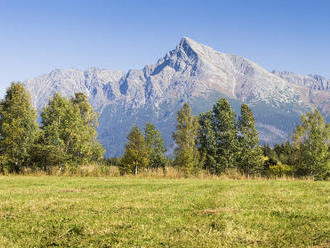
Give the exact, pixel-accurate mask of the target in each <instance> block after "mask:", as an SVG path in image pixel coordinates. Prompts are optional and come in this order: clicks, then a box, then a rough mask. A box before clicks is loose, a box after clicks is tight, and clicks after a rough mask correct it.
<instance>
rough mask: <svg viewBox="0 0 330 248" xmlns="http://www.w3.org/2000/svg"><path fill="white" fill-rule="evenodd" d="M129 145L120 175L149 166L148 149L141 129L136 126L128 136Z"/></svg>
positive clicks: (123, 158) (127, 145) (135, 172)
mask: <svg viewBox="0 0 330 248" xmlns="http://www.w3.org/2000/svg"><path fill="white" fill-rule="evenodd" d="M127 139H128V143H127V144H126V146H125V152H124V155H123V157H122V159H121V164H120V166H119V169H120V173H121V174H126V173H134V174H135V175H137V173H138V171H139V170H140V169H143V168H146V167H148V165H149V154H148V147H147V144H146V141H145V138H144V136H143V134H142V132H141V131H140V129H139V128H138V127H137V126H136V125H134V126H133V127H132V129H131V131H130V133H129V134H128V136H127Z"/></svg>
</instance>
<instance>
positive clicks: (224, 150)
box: [213, 98, 238, 174]
mask: <svg viewBox="0 0 330 248" xmlns="http://www.w3.org/2000/svg"><path fill="white" fill-rule="evenodd" d="M213 128H214V132H215V139H216V144H217V148H216V150H217V152H216V156H215V160H216V165H217V166H216V168H215V174H220V173H221V172H223V171H224V170H225V169H227V168H234V167H235V166H236V158H237V155H238V154H237V153H238V143H237V129H236V125H235V112H234V111H233V110H232V109H231V107H230V104H229V102H228V101H227V100H226V99H225V98H221V99H220V100H219V101H218V102H217V103H216V104H215V105H214V106H213Z"/></svg>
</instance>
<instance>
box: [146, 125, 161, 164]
mask: <svg viewBox="0 0 330 248" xmlns="http://www.w3.org/2000/svg"><path fill="white" fill-rule="evenodd" d="M144 133H145V141H146V145H147V148H148V154H149V161H150V162H149V167H150V168H163V169H165V166H166V163H167V159H166V157H165V156H164V152H166V146H165V144H164V140H163V138H162V136H161V134H160V132H159V131H158V130H157V129H156V127H155V126H154V125H152V124H151V123H150V122H148V123H147V124H146V127H145V129H144Z"/></svg>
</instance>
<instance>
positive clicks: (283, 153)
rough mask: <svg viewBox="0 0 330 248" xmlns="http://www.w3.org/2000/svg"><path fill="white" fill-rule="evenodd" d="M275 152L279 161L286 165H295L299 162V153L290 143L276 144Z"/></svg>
mask: <svg viewBox="0 0 330 248" xmlns="http://www.w3.org/2000/svg"><path fill="white" fill-rule="evenodd" d="M274 152H275V153H276V156H277V158H278V160H279V161H281V162H282V163H284V164H288V165H294V164H295V162H296V160H297V151H296V149H295V148H294V147H293V146H292V145H291V144H290V142H289V141H287V142H285V143H284V144H275V145H274Z"/></svg>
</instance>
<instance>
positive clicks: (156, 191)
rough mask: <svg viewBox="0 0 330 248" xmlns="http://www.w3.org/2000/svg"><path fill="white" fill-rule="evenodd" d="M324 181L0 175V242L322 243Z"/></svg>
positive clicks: (326, 229) (19, 244) (9, 244)
mask: <svg viewBox="0 0 330 248" xmlns="http://www.w3.org/2000/svg"><path fill="white" fill-rule="evenodd" d="M329 185H330V184H329V182H312V181H275V180H211V179H210V180H199V179H140V178H90V177H88V178H79V177H54V176H40V177H32V176H8V177H5V176H3V177H0V247H329V245H330V241H329V239H330V237H329V235H330V229H329V226H330V223H329V220H330V215H329V191H330V187H329Z"/></svg>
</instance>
